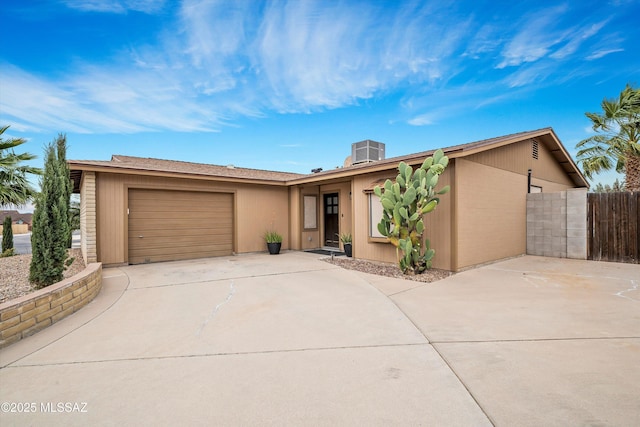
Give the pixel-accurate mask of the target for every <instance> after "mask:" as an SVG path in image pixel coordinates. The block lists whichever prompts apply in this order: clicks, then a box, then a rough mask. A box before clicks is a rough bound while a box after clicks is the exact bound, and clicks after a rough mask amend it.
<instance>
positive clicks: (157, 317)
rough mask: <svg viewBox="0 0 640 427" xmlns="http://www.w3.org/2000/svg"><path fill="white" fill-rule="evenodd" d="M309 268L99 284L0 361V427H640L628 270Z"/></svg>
mask: <svg viewBox="0 0 640 427" xmlns="http://www.w3.org/2000/svg"><path fill="white" fill-rule="evenodd" d="M320 258H321V257H320V256H318V255H312V254H306V253H300V252H287V253H284V254H281V255H279V256H269V255H262V254H257V255H243V256H237V257H228V258H218V259H208V260H195V261H186V262H176V263H162V264H150V265H140V266H130V267H124V268H112V269H105V270H104V288H103V290H102V292H101V294H100V295H99V296H98V297H97V298H96V300H95V301H94V302H92V303H91V304H89V305H88V306H87V307H85V308H84V309H82V310H81V311H80V312H78V313H76V314H74V315H73V316H71V317H69V318H67V319H64V320H62V321H61V322H59V323H57V324H56V325H54V326H53V327H51V328H49V329H47V330H45V331H42V332H40V333H38V334H36V335H34V336H32V337H30V338H28V339H26V340H23V341H21V342H18V343H16V344H14V345H12V346H10V347H8V348H6V349H4V350H2V351H0V366H1V367H2V369H0V401H1V402H9V405H7V404H5V403H3V406H2V409H3V411H2V413H0V424H1V425H131V424H136V425H385V426H386V425H425V426H438V425H443V426H483V425H492V424H493V425H501V426H514V425H525V426H526V425H531V426H540V425H545V426H553V425H558V426H567V425H594V426H595V425H598V426H604V425H612V426H613V425H615V426H634V425H640V369H639V368H638V366H639V365H638V361H640V289H638V282H639V281H640V267H639V266H637V265H628V264H627V265H625V264H610V263H594V262H587V261H574V260H558V259H551V258H540V257H522V258H517V259H512V260H509V261H505V262H501V263H497V264H493V265H489V266H486V267H482V268H478V269H475V270H470V271H467V272H464V273H460V274H457V275H455V276H452V277H450V278H448V279H445V280H442V281H440V282H436V283H432V284H420V283H417V282H411V281H405V280H399V279H389V278H383V277H379V276H373V275H369V274H364V273H358V272H354V271H349V270H343V269H341V268H338V267H335V266H333V265H330V264H328V263H325V262H322V261H320V260H319V259H320ZM7 409H8V410H9V411H11V410H15V411H21V412H23V413H11V412H5V411H6V410H7ZM26 410H30V411H31V413H24V412H25V411H26Z"/></svg>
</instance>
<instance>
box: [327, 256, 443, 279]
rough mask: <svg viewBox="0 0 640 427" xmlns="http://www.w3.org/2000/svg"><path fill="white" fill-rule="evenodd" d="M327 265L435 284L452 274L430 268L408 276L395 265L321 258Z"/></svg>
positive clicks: (350, 259)
mask: <svg viewBox="0 0 640 427" xmlns="http://www.w3.org/2000/svg"><path fill="white" fill-rule="evenodd" d="M323 260H324V261H326V262H328V263H329V264H334V265H338V266H340V267H342V268H347V269H349V270H356V271H362V272H363V273H371V274H377V275H379V276H387V277H395V278H397V279H405V280H414V281H416V282H425V283H429V282H435V281H436V280H441V279H444V278H445V277H449V276H451V275H452V274H453V273H452V272H450V271H446V270H438V269H436V268H432V269H431V270H427V271H425V272H424V273H422V274H417V275H410V274H402V272H401V271H400V268H399V267H398V266H397V265H396V264H387V263H382V262H373V261H365V260H361V259H353V258H346V257H334V258H333V261H332V260H331V258H323Z"/></svg>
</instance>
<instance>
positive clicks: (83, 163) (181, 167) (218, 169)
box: [68, 154, 304, 192]
mask: <svg viewBox="0 0 640 427" xmlns="http://www.w3.org/2000/svg"><path fill="white" fill-rule="evenodd" d="M68 163H69V168H70V169H71V178H72V180H73V181H74V192H77V191H79V188H80V177H81V174H82V171H91V170H93V171H101V170H102V171H104V170H109V171H111V172H122V173H135V172H137V173H143V174H145V173H146V174H148V173H149V172H152V173H167V174H178V175H188V176H191V177H201V178H205V179H206V178H216V179H220V178H222V179H226V180H229V181H247V182H258V183H281V184H284V183H286V182H287V181H288V180H291V179H295V178H298V177H301V176H304V175H301V174H297V173H291V172H276V171H268V170H261V169H249V168H239V167H235V166H233V165H228V166H220V165H210V164H204V163H191V162H183V161H178V160H163V159H154V158H149V157H132V156H123V155H120V154H114V155H113V156H111V160H110V161H106V160H69V161H68Z"/></svg>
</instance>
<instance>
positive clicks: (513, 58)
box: [496, 6, 567, 68]
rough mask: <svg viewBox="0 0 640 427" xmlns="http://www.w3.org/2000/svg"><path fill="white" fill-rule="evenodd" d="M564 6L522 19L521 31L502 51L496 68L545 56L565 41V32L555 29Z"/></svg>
mask: <svg viewBox="0 0 640 427" xmlns="http://www.w3.org/2000/svg"><path fill="white" fill-rule="evenodd" d="M565 11H566V6H557V7H554V8H550V9H545V10H542V11H540V12H538V13H536V14H532V15H530V16H525V17H524V18H523V23H522V25H523V26H522V29H521V30H520V31H519V32H518V33H517V34H516V35H515V36H514V37H513V39H512V40H511V41H510V42H509V43H508V44H507V45H506V46H505V48H504V49H503V51H502V56H503V57H504V59H503V60H502V62H500V63H499V64H498V65H497V67H496V68H505V67H510V66H518V65H520V64H523V63H525V62H534V61H537V60H539V59H540V58H543V57H545V56H547V54H548V53H549V52H550V51H551V48H552V47H553V46H555V45H557V44H559V43H561V42H562V41H563V40H565V39H566V37H567V33H566V31H559V30H556V29H555V26H556V23H557V21H558V20H559V19H560V17H561V15H562V13H564V12H565Z"/></svg>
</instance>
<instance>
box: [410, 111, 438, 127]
mask: <svg viewBox="0 0 640 427" xmlns="http://www.w3.org/2000/svg"><path fill="white" fill-rule="evenodd" d="M407 123H409V124H410V125H411V126H427V125H432V124H434V123H435V120H434V114H432V113H425V114H420V115H419V116H416V117H413V118H411V119H409V120H408V121H407Z"/></svg>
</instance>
